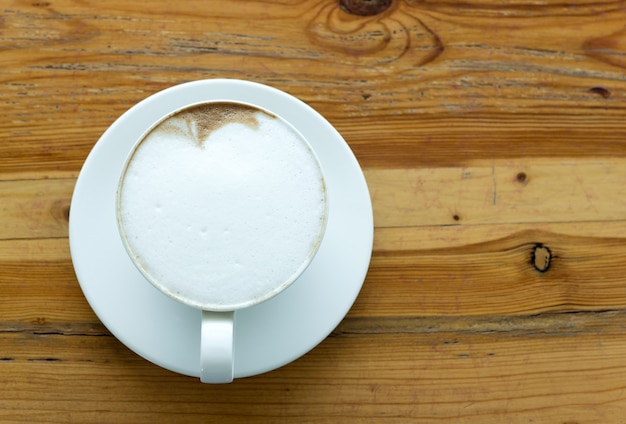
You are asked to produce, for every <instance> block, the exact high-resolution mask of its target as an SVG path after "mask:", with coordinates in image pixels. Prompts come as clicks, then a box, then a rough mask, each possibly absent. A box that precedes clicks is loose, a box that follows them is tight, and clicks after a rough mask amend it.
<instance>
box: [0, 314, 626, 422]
mask: <svg viewBox="0 0 626 424" xmlns="http://www.w3.org/2000/svg"><path fill="white" fill-rule="evenodd" d="M623 320H624V316H623V314H615V315H605V316H603V317H602V320H601V321H602V322H601V323H600V322H599V321H600V320H598V319H596V320H595V323H594V322H591V323H585V321H582V320H581V321H579V322H578V323H577V325H576V326H570V328H564V329H563V330H562V331H558V332H554V333H542V332H540V331H538V332H533V333H527V334H522V333H511V334H508V333H506V332H497V331H496V332H491V333H481V332H471V331H469V332H465V333H458V332H456V331H452V332H447V331H441V332H438V331H437V329H436V328H435V329H434V332H432V333H415V334H408V333H407V334H404V335H401V334H400V335H399V334H357V333H352V334H348V333H344V334H343V335H337V336H335V337H332V338H329V339H327V340H326V341H324V342H323V343H322V344H321V345H319V346H318V347H317V348H315V349H314V350H313V351H311V352H310V353H309V354H307V355H306V356H304V357H303V358H301V359H299V360H297V361H295V362H294V363H292V364H290V365H288V366H286V367H284V368H281V369H279V370H276V371H273V372H271V373H267V374H265V375H262V376H258V377H255V378H249V379H243V380H239V381H236V382H235V383H234V384H232V385H228V386H210V385H202V384H200V383H199V382H198V381H197V380H196V379H193V378H189V377H184V376H180V375H176V374H174V373H171V372H169V371H166V370H162V369H160V368H158V367H157V366H154V365H152V364H150V363H148V362H147V361H144V360H143V359H141V358H139V357H137V356H136V355H134V354H133V353H131V352H129V351H128V350H127V349H125V348H124V347H122V346H120V345H119V343H118V342H117V341H116V340H115V339H113V338H111V337H91V336H72V337H67V336H28V335H23V334H6V333H4V334H0V351H2V352H3V356H4V357H3V358H2V359H1V360H0V372H2V375H3V381H4V382H5V384H4V385H2V386H0V406H1V407H0V419H2V421H4V422H10V421H12V420H13V421H15V422H19V421H21V420H26V421H28V420H31V421H32V420H33V419H36V418H37V417H38V418H40V419H42V420H48V421H67V420H71V421H79V422H84V423H89V422H102V420H105V421H111V422H113V421H118V420H125V419H129V418H132V419H134V420H135V421H136V422H145V421H155V420H157V421H158V420H167V421H172V422H192V421H197V419H198V417H202V420H203V422H240V420H241V419H242V418H247V419H252V418H254V420H255V422H268V423H269V422H285V421H293V420H297V421H298V422H319V421H324V420H332V421H337V422H339V421H340V422H346V423H374V422H380V420H381V419H382V420H384V421H385V422H390V423H405V422H417V423H430V422H433V421H434V420H454V421H456V422H467V423H483V422H485V419H487V417H489V419H491V418H494V419H495V418H498V419H502V420H505V421H506V420H512V421H516V422H531V421H532V422H536V423H553V422H555V421H556V422H585V423H587V422H590V423H600V422H619V420H621V419H622V417H623V415H622V413H623V410H624V408H625V407H626V399H625V398H624V395H623V393H624V389H625V386H624V381H623V378H622V375H623V373H624V372H625V371H626V359H625V358H626V343H625V342H624V337H623V336H624V330H623V325H622V323H623ZM538 327H541V325H538ZM385 332H386V331H385ZM574 334H575V337H574V336H573V335H574ZM590 379H593V388H590V387H589V380H590ZM49 387H55V390H54V391H50V390H49ZM93 393H99V394H100V395H99V396H98V397H97V398H94V397H93V396H92V394H93ZM172 393H176V394H177V398H178V399H180V400H179V401H176V402H172V399H171V396H172ZM146 398H150V399H151V402H150V403H149V404H148V403H145V402H144V399H146ZM242 405H245V406H242ZM37 414H39V415H37Z"/></svg>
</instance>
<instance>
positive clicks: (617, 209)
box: [0, 158, 626, 239]
mask: <svg viewBox="0 0 626 424" xmlns="http://www.w3.org/2000/svg"><path fill="white" fill-rule="evenodd" d="M364 172H365V176H366V179H367V181H368V185H369V188H370V193H371V197H372V202H373V206H374V221H375V225H376V227H377V228H386V227H412V226H436V225H457V224H463V225H475V224H487V223H489V224H494V225H495V224H525V223H558V222H571V221H572V220H575V221H577V222H584V221H600V220H604V221H619V220H623V219H625V218H626V201H625V200H624V199H626V185H624V181H626V159H621V158H612V159H608V158H604V159H598V158H590V159H585V160H575V161H574V160H571V159H567V158H560V159H543V160H541V159H535V160H532V161H530V160H522V159H519V160H505V161H495V160H494V161H489V163H485V162H484V161H482V162H478V163H475V164H468V165H467V166H462V167H442V168H432V167H428V168H413V169H377V168H366V169H365V170H364ZM74 184H75V181H74V180H73V179H71V178H67V179H53V180H50V179H44V180H25V181H24V180H17V181H10V180H7V181H0V204H1V205H2V206H0V234H1V236H0V237H2V238H5V239H8V238H27V237H64V236H66V235H67V220H68V213H69V204H70V200H71V195H72V191H73V187H74ZM572 217H575V218H572ZM442 231H443V230H442Z"/></svg>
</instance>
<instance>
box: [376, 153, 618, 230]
mask: <svg viewBox="0 0 626 424" xmlns="http://www.w3.org/2000/svg"><path fill="white" fill-rule="evenodd" d="M485 162H486V161H481V162H479V163H476V164H468V165H467V166H463V167H450V168H431V167H428V168H413V169H367V170H366V177H367V181H368V184H369V186H370V192H371V196H372V199H373V200H372V202H373V204H374V211H375V215H374V222H375V223H376V226H377V227H396V226H397V227H410V226H421V225H426V226H428V225H452V224H487V223H488V224H504V223H533V222H571V221H578V222H580V221H600V220H603V221H614V220H620V219H624V218H625V217H626V202H625V201H624V199H626V191H625V190H626V188H625V187H626V186H625V185H624V183H623V182H624V181H626V166H625V165H626V161H625V160H623V159H595V158H589V159H577V160H571V159H568V158H559V159H556V158H555V159H546V160H542V159H540V158H535V159H533V160H532V161H531V160H523V159H518V160H506V161H496V160H493V161H490V162H491V163H489V162H487V163H485Z"/></svg>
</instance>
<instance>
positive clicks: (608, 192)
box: [0, 0, 626, 424]
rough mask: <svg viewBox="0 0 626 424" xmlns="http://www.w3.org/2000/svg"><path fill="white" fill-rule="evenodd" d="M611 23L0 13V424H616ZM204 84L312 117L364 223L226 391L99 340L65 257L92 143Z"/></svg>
mask: <svg viewBox="0 0 626 424" xmlns="http://www.w3.org/2000/svg"><path fill="white" fill-rule="evenodd" d="M365 3H368V4H369V3H371V2H365ZM382 3H384V2H382ZM624 7H625V4H624V2H621V1H620V2H601V1H595V0H590V1H587V2H582V1H575V0H573V1H572V2H571V3H563V2H558V1H555V0H546V1H541V2H536V1H530V0H519V1H510V2H498V1H495V0H470V1H469V2H454V1H430V0H423V1H408V0H393V1H392V2H391V6H390V7H389V8H388V9H387V10H385V11H381V12H378V13H375V12H377V11H373V12H372V13H374V14H373V15H369V16H362V15H359V14H358V13H359V11H358V10H353V11H352V12H348V11H346V10H343V9H341V8H340V7H339V4H338V2H337V1H336V0H320V1H310V2H307V1H299V2H298V1H290V2H286V1H274V2H270V1H264V2H261V1H245V2H243V1H241V2H223V1H209V0H198V1H190V0H187V1H178V2H162V1H157V0H153V1H135V2H133V1H121V0H106V1H89V0H86V1H70V0H49V1H39V0H31V1H18V0H15V1H13V0H8V1H4V2H2V4H1V5H0V65H1V66H0V105H1V107H2V109H1V111H2V118H1V119H0V422H2V423H5V422H6V423H8V422H29V423H32V422H77V423H89V422H111V423H121V422H130V423H142V422H219V423H224V422H241V423H250V422H267V423H282V422H285V423H287V422H294V423H308V422H311V423H312V422H329V423H371V422H381V423H435V422H437V423H438V422H454V423H570V424H571V423H579V424H583V423H585V424H587V423H624V422H626V200H625V199H626V9H625V8H624ZM217 77H220V78H224V77H226V78H241V79H249V80H253V81H258V82H262V83H265V84H268V85H271V86H274V87H277V88H279V89H282V90H284V91H287V92H289V93H291V94H293V95H295V96H297V97H299V98H301V99H302V100H304V101H305V102H307V103H309V104H310V105H311V106H313V107H314V108H315V109H317V110H318V111H319V112H320V113H322V114H323V115H324V116H325V117H326V118H327V119H328V120H329V121H330V122H331V123H332V124H333V125H334V126H335V127H336V128H337V129H338V130H339V131H340V133H341V134H342V135H343V136H344V138H345V139H346V141H347V142H348V143H349V145H350V146H351V148H352V149H353V151H354V153H355V155H356V157H357V158H358V160H359V161H360V163H361V165H362V167H363V169H364V172H365V176H366V178H367V181H368V184H369V187H370V193H371V197H372V200H373V205H374V213H375V223H376V224H375V226H376V228H375V244H374V253H373V258H372V263H371V267H370V271H369V274H368V276H367V279H366V280H365V283H364V286H363V289H362V291H361V294H360V296H359V298H358V299H357V301H356V303H355V304H354V306H353V308H352V309H351V311H350V312H349V314H348V316H347V317H346V318H345V320H344V321H343V322H342V323H341V324H340V325H339V326H338V328H337V329H336V330H335V331H334V333H333V334H332V335H331V336H330V337H328V338H327V339H326V340H325V341H323V342H322V343H321V344H320V345H319V346H318V347H316V348H315V349H314V350H312V351H311V352H310V353H308V354H307V355H305V356H304V357H302V358H300V359H298V360H297V361H295V362H293V363H291V364H289V365H287V366H285V367H284V368H281V369H279V370H276V371H273V372H270V373H267V374H264V375H260V376H256V377H251V378H246V379H241V380H238V381H236V382H235V383H233V384H231V385H226V386H210V385H202V384H201V383H200V382H199V381H198V380H197V379H195V378H191V377H185V376H181V375H178V374H175V373H173V372H170V371H167V370H164V369H161V368H159V367H157V366H156V365H153V364H152V363H150V362H148V361H146V360H144V359H142V358H140V357H139V356H138V355H136V354H135V353H133V352H132V351H130V350H129V349H128V348H126V347H125V346H124V345H122V344H121V343H120V342H119V341H118V340H117V339H116V338H115V337H113V336H112V335H111V334H110V333H109V332H108V331H107V330H106V328H105V327H104V326H103V325H102V324H101V323H100V321H99V320H98V318H97V317H96V315H95V314H94V312H93V311H92V310H91V308H90V306H89V304H88V303H87V301H86V300H85V298H84V297H83V294H82V292H81V289H80V287H79V285H78V282H77V280H76V277H75V275H74V271H73V267H72V262H71V260H70V255H69V247H68V237H67V231H68V230H67V228H68V211H69V208H70V200H71V194H72V190H73V187H74V184H75V181H76V177H77V176H78V172H79V170H80V168H81V165H82V163H83V161H84V160H85V158H86V156H87V154H88V153H89V151H90V150H91V148H92V147H93V145H94V143H95V142H96V141H97V140H98V138H99V137H100V135H101V134H102V133H103V132H104V130H105V129H106V128H107V127H108V126H109V125H110V124H111V123H112V122H113V121H114V120H115V119H116V118H117V117H118V116H119V115H121V114H122V113H123V112H124V111H125V110H126V109H128V108H129V107H130V106H131V105H133V104H135V103H137V102H138V101H140V100H142V99H144V98H145V97H147V96H149V95H150V94H153V93H155V92H157V91H159V90H161V89H164V88H166V87H170V86H172V85H175V84H178V83H181V82H186V81H191V80H196V79H204V78H217Z"/></svg>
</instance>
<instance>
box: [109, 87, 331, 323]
mask: <svg viewBox="0 0 626 424" xmlns="http://www.w3.org/2000/svg"><path fill="white" fill-rule="evenodd" d="M174 88H175V87H171V88H170V89H174ZM292 100H296V99H292ZM217 103H233V104H236V105H242V106H247V107H251V108H254V109H257V110H259V111H261V112H264V113H266V114H269V115H270V116H273V117H276V118H277V119H280V120H281V122H282V123H283V124H285V125H287V126H288V127H289V128H291V129H292V130H293V131H294V132H295V133H296V134H297V135H298V137H299V138H300V140H301V141H302V142H304V144H305V145H306V147H307V148H308V150H309V152H310V153H311V156H312V157H313V159H314V161H315V163H316V164H317V166H318V169H319V171H320V174H321V180H322V188H323V193H324V212H323V216H322V219H321V225H320V230H319V233H318V237H317V239H316V241H315V243H314V244H313V245H312V247H311V249H310V251H309V254H308V256H307V258H306V259H305V260H304V261H303V262H302V263H301V264H300V267H298V269H296V270H294V272H293V273H292V274H291V275H290V276H289V278H287V279H286V280H285V281H283V282H282V283H281V284H280V285H278V286H276V287H274V289H273V290H271V291H269V292H267V293H265V294H264V295H263V296H259V297H257V298H254V299H251V300H248V301H247V302H240V303H236V304H229V305H221V304H216V303H213V304H209V303H202V302H200V301H196V300H194V299H192V298H189V297H186V296H181V295H179V294H177V293H175V292H174V291H172V290H170V289H169V288H168V287H166V286H165V285H164V284H163V283H162V282H160V281H158V280H157V279H156V278H154V277H153V276H152V275H151V274H150V273H149V272H148V270H147V269H146V268H145V267H143V266H142V265H141V263H140V261H138V260H137V258H136V255H135V254H134V253H133V249H132V248H131V246H130V244H129V242H128V239H127V236H126V233H125V231H124V226H123V223H122V219H121V213H120V212H121V205H120V203H121V191H122V190H121V188H122V184H123V181H124V178H125V176H126V172H127V170H128V166H129V164H130V162H131V160H132V158H133V156H134V154H135V153H136V151H137V149H138V148H139V146H140V145H141V143H142V142H143V141H144V140H145V139H146V137H147V136H148V135H149V134H150V133H151V132H152V131H153V130H154V129H155V128H156V127H157V126H158V125H159V124H161V123H162V122H164V121H165V120H166V119H168V118H170V117H172V116H174V115H176V114H178V113H180V112H182V111H184V110H186V109H191V108H194V107H197V106H201V105H208V104H217ZM328 209H329V199H328V188H327V187H326V179H325V177H324V169H323V167H322V164H321V162H320V160H319V157H318V155H317V153H316V152H315V149H314V148H313V146H312V145H311V143H310V142H309V141H308V140H307V138H306V137H305V136H304V135H303V134H302V133H301V132H300V131H299V130H298V128H296V127H295V125H293V124H292V123H291V122H289V121H288V120H287V119H286V118H284V117H283V116H281V115H280V114H278V113H276V112H273V111H271V110H270V109H268V108H266V107H264V106H260V105H257V104H255V103H252V102H248V101H241V100H235V99H228V98H221V99H211V100H201V101H197V102H192V103H189V104H185V105H183V106H180V107H177V108H175V109H173V110H171V111H169V112H167V113H166V114H164V115H163V116H162V117H161V118H159V119H158V120H156V121H154V122H153V123H152V124H151V125H150V126H149V127H147V128H146V130H145V131H143V132H142V133H141V135H140V136H139V137H138V138H137V140H135V141H134V143H133V145H132V147H131V149H130V150H129V152H128V154H127V156H126V159H125V160H124V165H123V167H122V171H121V173H120V176H119V178H118V183H117V188H116V193H115V216H116V224H117V229H118V233H119V236H120V238H121V241H122V245H123V246H124V249H125V251H126V254H127V255H128V257H129V259H130V260H131V262H132V263H133V265H134V266H135V268H137V270H138V271H139V272H140V273H141V274H142V276H143V277H144V278H145V279H146V280H148V282H150V283H151V284H152V285H153V286H154V287H156V288H157V289H158V290H159V291H161V292H162V293H164V294H165V295H167V296H169V297H171V298H172V299H174V300H176V301H179V302H181V303H184V304H186V305H188V306H191V307H194V308H196V309H201V310H205V311H214V312H227V311H236V310H239V309H244V308H248V307H251V306H255V305H258V304H261V303H263V302H265V301H267V300H270V299H272V298H273V297H275V296H277V295H278V294H280V293H282V292H283V291H284V290H286V289H287V288H288V287H290V286H291V285H292V284H293V283H294V282H295V281H296V280H297V279H298V278H299V277H300V275H302V273H303V272H304V271H305V270H306V269H307V268H308V266H309V265H310V264H311V262H312V261H313V258H314V257H315V255H316V254H317V251H318V250H319V247H320V245H321V244H322V240H323V239H324V234H325V233H326V227H327V221H328Z"/></svg>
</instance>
